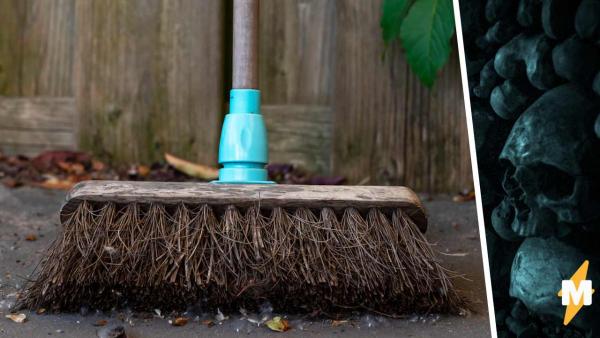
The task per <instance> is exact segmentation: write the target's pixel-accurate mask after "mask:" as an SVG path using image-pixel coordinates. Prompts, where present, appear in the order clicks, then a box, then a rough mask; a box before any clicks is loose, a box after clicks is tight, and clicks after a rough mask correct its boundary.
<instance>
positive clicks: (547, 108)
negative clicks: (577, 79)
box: [492, 84, 600, 240]
mask: <svg viewBox="0 0 600 338" xmlns="http://www.w3.org/2000/svg"><path fill="white" fill-rule="evenodd" d="M599 106H600V105H599V103H598V101H597V98H594V97H593V96H591V95H589V94H588V93H587V92H585V91H584V90H583V89H581V88H580V87H577V86H576V85H572V84H566V85H562V86H559V87H556V88H554V89H552V90H549V91H547V92H546V93H545V94H544V95H542V96H541V97H540V98H539V99H538V100H537V101H535V102H534V103H533V104H532V105H531V106H530V107H529V108H528V109H527V110H526V111H525V112H524V113H523V114H522V115H521V116H520V117H519V119H518V120H517V121H516V123H515V125H514V126H513V128H512V130H511V132H510V134H509V136H508V139H507V141H506V143H505V144H504V148H503V149H502V152H501V153H500V160H501V161H502V162H503V163H505V164H506V168H507V169H506V172H505V176H504V181H503V188H504V191H505V192H506V197H505V198H504V200H503V201H502V202H501V203H500V205H499V206H498V207H497V208H496V209H495V210H494V212H493V214H492V225H493V226H494V229H495V230H496V232H498V234H499V235H500V236H502V237H503V238H505V239H507V240H516V239H518V238H519V237H530V236H552V235H555V236H559V237H561V236H564V235H566V234H567V233H568V232H569V231H570V229H571V228H572V226H573V225H577V226H581V227H582V228H584V229H587V230H591V229H592V224H593V223H596V224H597V220H598V219H600V141H599V140H598V138H597V137H595V135H594V119H595V117H596V114H597V112H598V109H599ZM594 220H596V222H594Z"/></svg>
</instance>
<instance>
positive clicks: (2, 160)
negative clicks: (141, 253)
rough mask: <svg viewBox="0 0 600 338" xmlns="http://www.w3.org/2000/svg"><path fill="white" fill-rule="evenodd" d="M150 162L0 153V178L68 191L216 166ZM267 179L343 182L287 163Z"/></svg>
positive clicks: (193, 175) (189, 175) (208, 175)
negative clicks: (83, 184)
mask: <svg viewBox="0 0 600 338" xmlns="http://www.w3.org/2000/svg"><path fill="white" fill-rule="evenodd" d="M165 160H166V162H157V163H153V164H151V165H143V164H132V165H126V166H114V167H113V166H109V165H107V164H106V163H104V162H101V161H99V160H97V159H93V158H92V157H91V156H90V155H88V154H86V153H84V152H78V151H47V152H43V153H41V154H39V155H38V156H36V157H33V158H28V157H26V156H22V155H15V156H1V155H0V181H1V182H2V184H3V185H4V186H6V187H7V188H17V187H20V186H24V185H27V186H36V187H41V188H46V189H63V190H68V189H70V188H71V187H73V185H75V184H77V183H78V182H80V181H83V180H149V181H167V182H168V181H171V182H173V181H177V182H184V181H209V180H213V179H216V178H217V177H218V169H217V168H216V167H211V166H207V165H201V164H196V163H193V162H190V161H187V160H184V159H181V158H177V157H175V156H173V155H171V154H165ZM267 171H268V173H269V179H270V180H273V181H275V182H277V183H285V184H343V183H344V182H345V178H344V177H342V176H331V177H328V176H316V175H313V174H310V173H308V172H307V171H305V170H303V169H302V168H299V167H297V166H294V165H291V164H277V163H276V164H270V165H268V166H267Z"/></svg>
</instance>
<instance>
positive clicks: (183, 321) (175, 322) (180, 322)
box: [169, 317, 188, 326]
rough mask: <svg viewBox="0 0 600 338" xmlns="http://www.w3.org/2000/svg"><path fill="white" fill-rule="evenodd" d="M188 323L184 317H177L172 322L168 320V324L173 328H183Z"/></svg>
mask: <svg viewBox="0 0 600 338" xmlns="http://www.w3.org/2000/svg"><path fill="white" fill-rule="evenodd" d="M187 323H188V319H187V318H186V317H177V318H175V319H174V320H169V324H171V325H173V326H184V325H185V324H187Z"/></svg>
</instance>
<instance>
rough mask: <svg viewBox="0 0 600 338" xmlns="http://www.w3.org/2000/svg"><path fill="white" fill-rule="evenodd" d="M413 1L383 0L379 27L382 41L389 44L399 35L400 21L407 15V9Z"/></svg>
mask: <svg viewBox="0 0 600 338" xmlns="http://www.w3.org/2000/svg"><path fill="white" fill-rule="evenodd" d="M413 2H414V0H384V1H383V5H382V6H381V20H380V22H379V25H380V26H381V31H382V35H383V41H385V43H386V44H389V43H390V42H392V41H393V40H394V39H396V38H398V36H399V35H400V27H402V20H404V17H405V16H406V14H407V13H408V9H409V8H410V5H412V3H413Z"/></svg>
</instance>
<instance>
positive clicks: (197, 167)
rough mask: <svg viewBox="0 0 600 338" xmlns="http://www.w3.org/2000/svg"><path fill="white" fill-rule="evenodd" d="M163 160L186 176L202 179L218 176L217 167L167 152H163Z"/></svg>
mask: <svg viewBox="0 0 600 338" xmlns="http://www.w3.org/2000/svg"><path fill="white" fill-rule="evenodd" d="M165 160H166V161H167V163H169V164H170V165H171V166H172V167H173V168H175V169H177V170H179V171H181V172H182V173H184V174H186V175H188V176H192V177H196V178H200V179H203V180H215V179H217V178H218V177H219V169H217V168H213V167H209V166H206V165H202V164H196V163H192V162H189V161H186V160H182V159H180V158H177V157H175V156H173V155H171V154H168V153H165Z"/></svg>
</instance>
